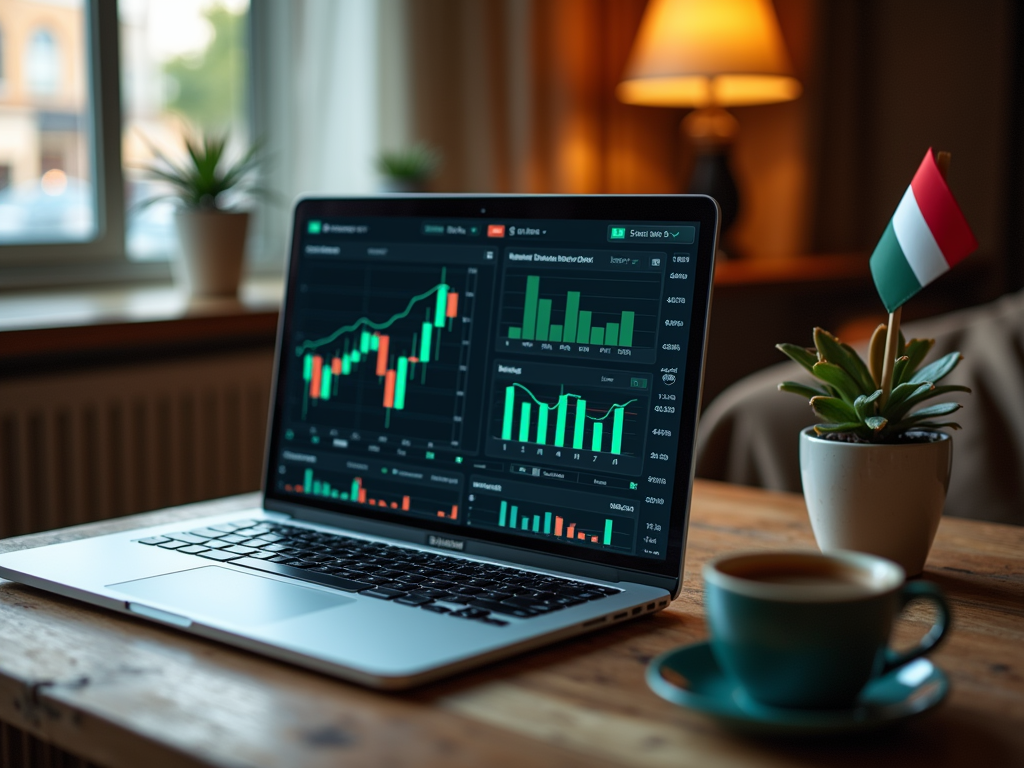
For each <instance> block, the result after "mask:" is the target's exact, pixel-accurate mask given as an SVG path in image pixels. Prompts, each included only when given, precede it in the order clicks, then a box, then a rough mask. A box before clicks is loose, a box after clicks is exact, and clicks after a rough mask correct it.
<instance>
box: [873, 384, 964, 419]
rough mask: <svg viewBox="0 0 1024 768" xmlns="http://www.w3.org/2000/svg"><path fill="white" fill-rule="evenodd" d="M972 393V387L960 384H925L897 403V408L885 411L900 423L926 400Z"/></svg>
mask: <svg viewBox="0 0 1024 768" xmlns="http://www.w3.org/2000/svg"><path fill="white" fill-rule="evenodd" d="M970 391H971V390H970V387H963V386H960V385H959V384H946V385H943V386H941V387H936V386H935V385H934V384H932V383H931V382H925V383H924V384H921V385H920V386H918V388H917V389H916V390H914V391H913V392H912V393H911V394H910V396H909V397H907V398H906V399H905V400H903V402H901V403H897V404H896V406H895V407H891V408H889V407H887V408H886V409H885V410H886V414H885V415H886V416H887V417H889V418H890V419H892V420H893V421H899V420H900V419H902V418H903V417H904V416H905V415H906V414H907V413H909V412H910V411H911V409H913V408H916V407H917V406H919V405H920V404H921V403H923V402H924V401H925V400H930V399H931V398H933V397H940V396H942V395H946V394H949V393H950V392H970Z"/></svg>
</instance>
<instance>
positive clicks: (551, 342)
mask: <svg viewBox="0 0 1024 768" xmlns="http://www.w3.org/2000/svg"><path fill="white" fill-rule="evenodd" d="M661 283H662V277H661V274H660V273H655V272H642V271H636V270H633V271H624V272H621V273H616V272H611V271H607V270H597V269H594V270H568V269H545V268H543V267H534V268H532V269H531V268H528V267H518V268H512V269H510V270H508V273H507V275H506V278H505V281H504V284H503V288H502V294H501V297H502V298H501V302H502V303H501V312H500V326H499V341H498V346H499V348H501V349H508V350H510V351H515V352H517V353H518V352H524V353H527V354H541V355H554V356H559V355H562V356H569V357H593V358H605V359H615V360H630V361H633V362H639V363H643V362H651V361H653V359H654V355H655V353H656V349H657V340H658V338H657V337H658V318H659V316H660V314H659V313H660V303H661V300H662V284H661Z"/></svg>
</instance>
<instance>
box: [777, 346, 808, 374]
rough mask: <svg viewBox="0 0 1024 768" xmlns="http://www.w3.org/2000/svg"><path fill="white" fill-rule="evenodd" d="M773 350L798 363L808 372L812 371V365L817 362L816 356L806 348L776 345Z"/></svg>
mask: <svg viewBox="0 0 1024 768" xmlns="http://www.w3.org/2000/svg"><path fill="white" fill-rule="evenodd" d="M775 348H776V349H777V350H779V352H781V353H782V354H784V355H786V357H788V358H790V359H791V360H794V361H796V362H798V363H800V365H802V366H803V367H804V368H806V369H807V370H808V371H810V370H812V369H813V368H814V364H815V363H816V362H818V356H817V355H815V354H814V350H813V349H808V348H807V347H801V346H799V345H797V344H776V345H775Z"/></svg>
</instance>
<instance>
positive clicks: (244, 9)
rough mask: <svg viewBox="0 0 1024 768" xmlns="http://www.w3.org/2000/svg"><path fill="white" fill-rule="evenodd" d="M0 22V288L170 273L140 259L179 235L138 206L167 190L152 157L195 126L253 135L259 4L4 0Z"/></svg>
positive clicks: (167, 220)
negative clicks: (152, 171) (14, 60)
mask: <svg viewBox="0 0 1024 768" xmlns="http://www.w3.org/2000/svg"><path fill="white" fill-rule="evenodd" d="M0 24H2V25H3V32H4V36H3V37H2V39H0V62H2V61H3V59H2V57H3V55H4V54H5V52H9V51H19V52H20V53H18V55H19V66H14V67H4V68H2V69H0V74H6V76H7V77H6V81H0V84H2V85H3V87H2V88H0V171H2V172H0V271H3V274H0V285H11V284H12V283H11V280H10V279H9V278H10V276H11V275H15V276H24V277H18V278H17V279H23V280H25V281H28V282H38V281H39V280H44V281H45V280H51V279H56V280H64V279H67V278H68V277H69V276H71V275H73V279H83V278H84V279H86V280H92V279H98V280H102V279H109V277H111V276H113V275H128V276H130V275H136V276H146V275H152V276H161V275H166V274H167V266H166V264H159V263H158V264H154V263H141V262H159V261H166V260H167V259H168V258H169V257H170V256H171V255H172V254H173V252H174V250H175V249H176V235H175V231H174V227H173V216H172V208H171V207H170V205H168V204H164V205H153V206H151V207H148V208H144V209H143V208H141V207H139V206H138V205H137V203H139V202H141V201H142V200H145V199H146V198H148V197H152V196H155V195H157V194H159V193H161V192H163V191H165V190H164V189H161V188H160V187H159V186H158V185H156V184H154V183H153V182H152V181H149V180H147V179H146V178H145V175H144V174H143V173H142V172H141V171H140V166H144V165H146V164H148V163H150V162H151V161H152V159H153V155H152V150H151V147H152V146H156V147H159V148H160V149H161V150H162V151H164V152H165V153H166V154H168V155H169V156H171V157H172V158H175V159H178V158H181V157H182V156H183V155H184V144H183V141H182V139H183V137H184V136H185V135H201V134H202V133H203V132H208V131H213V132H218V133H228V134H229V135H230V136H231V142H232V143H231V147H232V151H236V152H240V151H241V147H243V146H246V145H247V144H248V142H249V141H251V134H252V131H251V129H250V127H249V117H248V110H249V98H248V94H249V0H119V1H118V2H117V3H109V2H100V1H99V0H33V1H32V2H2V3H0ZM14 35H21V36H22V37H20V38H19V39H17V40H15V39H13V36H14ZM0 67H2V63H0ZM211 73H213V74H212V75H211ZM54 265H59V266H61V267H62V269H60V270H57V269H53V266H54ZM65 268H66V269H65Z"/></svg>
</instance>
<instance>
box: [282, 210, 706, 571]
mask: <svg viewBox="0 0 1024 768" xmlns="http://www.w3.org/2000/svg"><path fill="white" fill-rule="evenodd" d="M316 202H317V201H309V202H304V203H303V204H300V211H299V213H298V215H297V218H296V225H295V226H296V232H295V243H294V245H293V262H292V265H291V273H290V277H289V296H288V300H287V314H286V321H285V324H284V326H283V333H284V336H283V337H282V342H281V343H282V346H281V350H280V361H279V371H278V393H277V409H276V411H275V425H274V426H275V429H274V436H273V440H272V444H271V455H270V462H271V465H270V467H269V470H270V474H269V475H268V477H270V478H271V479H270V480H269V482H268V484H267V489H266V491H267V494H268V496H272V497H274V498H278V499H282V500H286V501H293V502H297V503H301V504H304V505H311V506H314V507H319V508H321V509H326V510H336V511H342V512H345V513H347V514H358V515H362V516H367V517H376V518H380V519H383V520H386V521H388V522H402V523H407V524H411V525H415V526H418V527H423V528H427V529H430V530H433V531H441V532H444V533H446V534H448V535H450V536H454V537H458V538H467V537H468V538H478V539H482V540H485V541H491V542H496V543H500V544H507V545H512V546H516V547H519V548H525V549H533V550H537V551H542V552H549V553H554V554H560V555H563V556H570V557H574V558H580V559H585V560H591V561H596V562H604V563H610V564H617V565H625V566H631V567H635V568H639V569H641V570H654V571H660V570H662V568H661V567H658V566H657V565H656V564H657V563H664V562H665V561H666V559H668V558H669V554H670V549H671V547H670V541H671V535H672V528H673V524H672V523H673V520H672V512H673V507H674V503H673V502H674V501H677V502H678V499H677V495H678V494H682V495H683V496H685V497H688V495H689V478H690V473H689V466H690V463H691V456H690V451H691V449H692V435H693V422H694V415H695V402H696V393H695V391H693V390H694V389H695V388H699V358H700V356H701V353H702V349H701V345H702V343H703V331H704V323H705V318H704V312H705V309H706V301H707V295H706V294H707V291H708V288H707V282H708V273H709V270H708V267H707V265H705V268H704V270H703V277H704V280H703V282H704V284H703V285H701V277H702V276H701V275H699V274H698V269H697V267H698V262H699V261H700V258H701V257H700V254H699V250H698V246H699V243H700V242H701V234H702V233H701V226H702V223H701V221H700V220H697V219H695V220H689V221H686V220H659V221H636V220H630V219H627V218H623V219H602V220H594V219H568V218H563V219H548V218H511V217H507V216H501V217H498V216H486V215H480V216H476V217H467V216H431V215H414V216H382V215H344V214H345V213H346V211H344V210H341V211H332V210H328V209H326V208H325V209H320V210H318V207H317V205H316ZM338 214H341V215H338ZM705 226H707V225H706V224H705ZM712 226H713V225H712ZM707 241H708V238H707V237H705V242H707ZM704 258H705V259H708V258H709V257H708V256H705V257H704ZM702 293H703V295H701V294H702ZM695 299H696V300H695ZM695 312H696V313H698V317H697V322H696V328H695V327H694V326H695V323H694V318H695ZM695 336H696V337H697V338H696V349H692V347H693V346H694V343H695V338H694V337H695ZM691 355H696V357H697V360H696V365H694V361H693V360H690V375H689V379H688V377H687V365H688V357H689V356H691ZM694 369H696V377H695V375H694ZM687 396H688V397H687ZM680 450H682V451H683V452H684V453H685V454H686V455H685V464H686V466H685V467H684V469H685V472H683V473H682V474H677V467H678V465H679V464H680V458H681V457H680ZM685 501H686V499H684V500H683V503H684V505H685ZM675 506H676V507H678V506H679V505H678V503H677V504H676V505H675ZM676 528H677V529H678V521H677V524H676Z"/></svg>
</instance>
